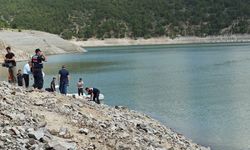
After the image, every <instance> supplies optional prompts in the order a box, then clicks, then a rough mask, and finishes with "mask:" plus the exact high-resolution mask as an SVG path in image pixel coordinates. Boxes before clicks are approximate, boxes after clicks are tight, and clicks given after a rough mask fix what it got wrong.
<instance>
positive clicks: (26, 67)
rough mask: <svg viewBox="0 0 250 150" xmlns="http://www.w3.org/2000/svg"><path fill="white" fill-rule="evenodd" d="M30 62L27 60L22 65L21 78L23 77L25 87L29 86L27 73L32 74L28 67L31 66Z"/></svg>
mask: <svg viewBox="0 0 250 150" xmlns="http://www.w3.org/2000/svg"><path fill="white" fill-rule="evenodd" d="M31 66H32V64H31V61H28V63H27V64H25V65H24V67H23V79H24V83H25V87H26V88H28V87H29V80H30V79H29V75H30V74H32V72H31V70H30V68H31Z"/></svg>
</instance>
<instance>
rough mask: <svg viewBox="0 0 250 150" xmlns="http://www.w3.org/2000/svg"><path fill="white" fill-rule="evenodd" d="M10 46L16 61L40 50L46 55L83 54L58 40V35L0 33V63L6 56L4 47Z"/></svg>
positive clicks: (80, 50) (28, 31) (78, 49)
mask: <svg viewBox="0 0 250 150" xmlns="http://www.w3.org/2000/svg"><path fill="white" fill-rule="evenodd" d="M7 46H10V47H11V48H12V50H13V52H14V53H15V55H16V59H17V60H26V59H28V58H29V57H30V56H32V55H33V54H34V50H35V49H36V48H40V49H41V50H42V51H44V53H45V54H47V55H52V54H62V53H75V52H83V51H84V49H83V48H81V47H79V46H77V45H75V44H73V43H70V42H69V41H67V40H64V39H62V38H60V37H59V36H58V35H55V34H50V33H46V32H40V31H31V30H26V31H22V32H18V31H11V30H3V31H0V62H2V61H3V57H4V55H5V54H6V51H5V47H7Z"/></svg>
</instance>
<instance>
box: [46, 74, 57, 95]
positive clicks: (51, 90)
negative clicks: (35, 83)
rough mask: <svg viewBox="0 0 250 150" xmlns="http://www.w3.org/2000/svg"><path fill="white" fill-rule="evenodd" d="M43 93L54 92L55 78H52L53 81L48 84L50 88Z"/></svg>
mask: <svg viewBox="0 0 250 150" xmlns="http://www.w3.org/2000/svg"><path fill="white" fill-rule="evenodd" d="M45 91H48V92H56V77H53V79H52V81H51V83H50V88H46V89H45Z"/></svg>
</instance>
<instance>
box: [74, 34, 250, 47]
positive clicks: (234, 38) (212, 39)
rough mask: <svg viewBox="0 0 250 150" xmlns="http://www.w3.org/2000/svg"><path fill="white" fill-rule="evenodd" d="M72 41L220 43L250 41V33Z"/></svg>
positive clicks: (104, 43)
mask: <svg viewBox="0 0 250 150" xmlns="http://www.w3.org/2000/svg"><path fill="white" fill-rule="evenodd" d="M69 41H70V42H71V43H73V44H75V45H78V46H81V47H85V48H89V47H106V46H135V45H145V46H148V45H185V44H218V43H249V42H250V35H249V34H246V35H229V36H208V37H195V36H193V37H192V36H187V37H176V38H174V39H171V38H169V37H159V38H149V39H144V38H138V39H131V38H122V39H116V38H108V39H103V40H100V39H96V38H91V39H88V40H86V41H81V40H77V39H73V40H69Z"/></svg>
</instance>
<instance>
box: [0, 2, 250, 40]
mask: <svg viewBox="0 0 250 150" xmlns="http://www.w3.org/2000/svg"><path fill="white" fill-rule="evenodd" d="M249 8H250V1H249V0H53V1H51V0H1V4H0V28H16V29H20V30H21V29H33V30H40V31H46V32H50V33H55V34H59V35H61V36H62V37H63V38H66V39H71V38H72V37H76V38H79V39H84V40H86V39H88V38H92V37H94V38H99V39H103V38H124V37H130V38H137V37H144V38H151V37H160V36H168V37H171V38H174V37H176V36H200V37H203V36H208V35H228V34H244V33H250V9H249Z"/></svg>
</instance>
